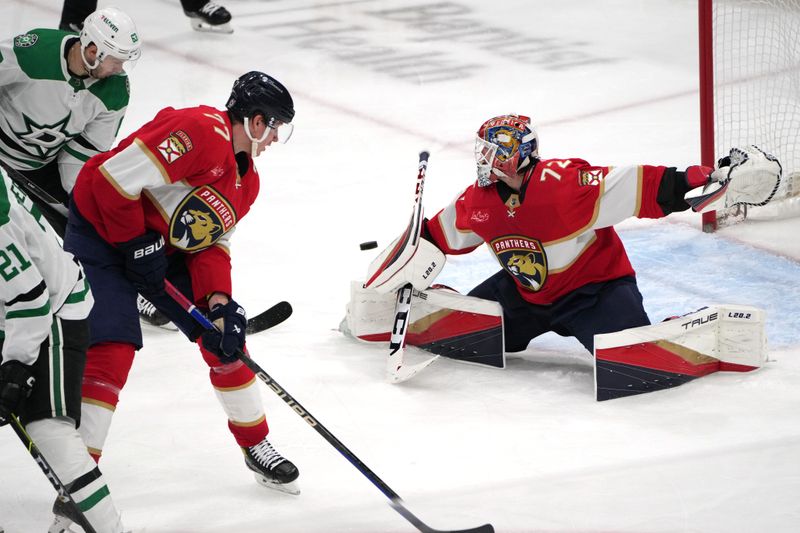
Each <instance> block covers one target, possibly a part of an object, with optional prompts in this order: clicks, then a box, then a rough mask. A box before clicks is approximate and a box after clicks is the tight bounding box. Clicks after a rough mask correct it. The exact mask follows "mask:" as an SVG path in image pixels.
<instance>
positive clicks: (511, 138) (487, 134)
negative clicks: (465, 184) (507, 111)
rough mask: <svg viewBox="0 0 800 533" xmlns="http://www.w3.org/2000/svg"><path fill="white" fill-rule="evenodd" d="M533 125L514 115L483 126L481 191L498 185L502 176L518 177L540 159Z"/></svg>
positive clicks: (478, 148) (478, 149)
mask: <svg viewBox="0 0 800 533" xmlns="http://www.w3.org/2000/svg"><path fill="white" fill-rule="evenodd" d="M530 123H531V119H530V118H528V117H526V116H522V115H513V114H511V115H501V116H499V117H494V118H490V119H489V120H487V121H486V122H484V123H483V124H481V127H480V128H478V134H477V137H476V138H475V162H476V163H477V165H478V186H479V187H488V186H489V185H491V184H492V183H495V182H496V181H497V179H498V176H505V177H512V176H514V175H515V174H516V173H517V172H519V171H520V170H522V169H523V168H525V167H526V166H528V165H529V164H530V162H531V157H534V158H535V157H536V156H537V155H538V153H539V139H538V137H537V136H536V130H535V129H534V128H531V126H530Z"/></svg>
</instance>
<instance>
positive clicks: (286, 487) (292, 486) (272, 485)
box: [255, 474, 300, 496]
mask: <svg viewBox="0 0 800 533" xmlns="http://www.w3.org/2000/svg"><path fill="white" fill-rule="evenodd" d="M255 478H256V481H258V484H259V485H262V486H264V487H267V488H268V489H272V490H277V491H278V492H285V493H286V494H291V495H292V496H297V495H298V494H300V486H299V485H298V484H297V481H291V482H289V483H277V482H275V481H273V480H271V479H267V478H265V477H264V476H262V475H260V474H255Z"/></svg>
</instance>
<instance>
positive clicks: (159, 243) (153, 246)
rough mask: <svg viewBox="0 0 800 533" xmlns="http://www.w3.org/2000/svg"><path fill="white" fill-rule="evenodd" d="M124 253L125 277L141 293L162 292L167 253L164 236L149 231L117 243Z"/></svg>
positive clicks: (165, 273)
mask: <svg viewBox="0 0 800 533" xmlns="http://www.w3.org/2000/svg"><path fill="white" fill-rule="evenodd" d="M117 248H119V249H120V250H122V252H123V253H124V254H125V277H126V278H128V279H129V280H130V281H131V282H132V283H133V285H134V287H136V290H137V291H139V292H140V293H141V294H144V295H147V294H158V293H161V292H164V278H165V277H166V275H167V255H166V252H165V248H164V236H163V235H161V234H160V233H156V232H153V231H149V232H147V233H145V234H144V235H140V236H139V237H136V238H135V239H131V240H129V241H125V242H122V243H119V244H117Z"/></svg>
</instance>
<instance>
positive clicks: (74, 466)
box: [26, 418, 123, 533]
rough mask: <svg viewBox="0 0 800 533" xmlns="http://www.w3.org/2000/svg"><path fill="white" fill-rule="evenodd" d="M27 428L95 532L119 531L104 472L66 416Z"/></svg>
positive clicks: (120, 526) (119, 526)
mask: <svg viewBox="0 0 800 533" xmlns="http://www.w3.org/2000/svg"><path fill="white" fill-rule="evenodd" d="M26 430H27V432H28V434H29V435H30V436H31V438H32V439H33V441H34V442H35V443H36V446H38V447H39V450H40V451H41V452H42V455H44V457H45V459H47V461H48V462H49V463H50V466H51V467H52V468H53V470H54V471H55V473H56V475H58V477H59V479H60V480H61V482H62V483H63V484H64V485H67V486H68V487H69V492H70V494H71V495H72V498H73V499H74V500H75V503H77V504H78V507H80V509H81V511H83V514H84V515H85V516H86V518H87V519H88V520H89V522H91V524H92V526H94V528H95V529H96V530H97V533H121V532H122V531H123V526H122V519H121V516H120V514H119V512H118V511H117V509H116V507H115V506H114V502H113V501H112V499H111V494H110V493H109V490H108V486H107V485H106V482H105V479H104V478H103V474H102V473H101V472H100V469H99V468H98V466H97V465H96V464H95V462H94V461H93V460H92V458H91V456H90V455H89V454H88V452H87V451H86V446H85V445H84V443H83V439H81V436H80V435H79V434H78V431H77V430H76V429H75V423H74V422H73V421H72V419H68V418H46V419H44V420H37V421H36V422H31V423H30V424H28V425H27V427H26Z"/></svg>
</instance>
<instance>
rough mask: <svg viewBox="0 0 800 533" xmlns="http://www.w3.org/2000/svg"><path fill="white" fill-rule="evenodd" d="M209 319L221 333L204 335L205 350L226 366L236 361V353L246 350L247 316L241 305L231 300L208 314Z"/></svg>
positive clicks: (210, 332)
mask: <svg viewBox="0 0 800 533" xmlns="http://www.w3.org/2000/svg"><path fill="white" fill-rule="evenodd" d="M208 319H209V320H210V321H211V322H213V323H214V325H215V326H217V328H219V331H206V332H205V333H203V339H202V342H203V348H205V349H206V350H208V351H209V352H211V353H213V354H214V355H216V356H217V358H219V360H220V361H222V362H223V363H224V364H229V363H233V362H234V361H236V359H237V357H236V351H237V350H244V337H245V334H246V329H247V315H246V314H245V312H244V309H243V308H242V306H241V305H239V304H237V303H236V302H235V301H233V300H230V301H229V302H228V303H226V304H224V305H223V304H219V305H217V306H215V307H214V309H212V310H211V312H209V313H208Z"/></svg>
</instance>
